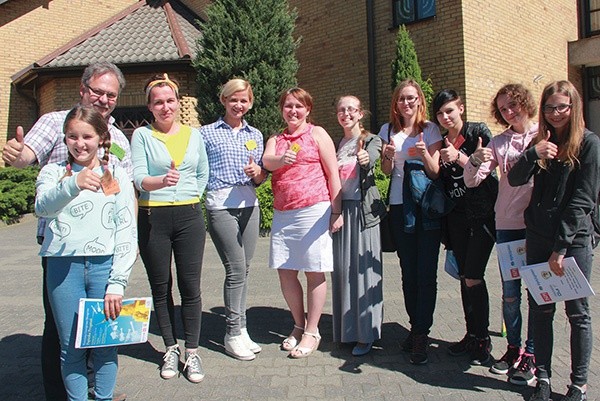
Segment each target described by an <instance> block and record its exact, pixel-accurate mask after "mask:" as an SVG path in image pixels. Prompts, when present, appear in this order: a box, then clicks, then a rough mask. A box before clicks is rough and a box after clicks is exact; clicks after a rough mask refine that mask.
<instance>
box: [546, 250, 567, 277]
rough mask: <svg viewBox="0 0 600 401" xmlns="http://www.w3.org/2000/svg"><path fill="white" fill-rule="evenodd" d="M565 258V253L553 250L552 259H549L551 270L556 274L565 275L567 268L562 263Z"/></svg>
mask: <svg viewBox="0 0 600 401" xmlns="http://www.w3.org/2000/svg"><path fill="white" fill-rule="evenodd" d="M563 259H564V255H560V254H558V253H556V252H552V255H550V259H548V264H549V265H550V270H552V273H554V274H556V275H557V276H559V277H562V276H564V275H565V269H564V268H563V265H562V262H563Z"/></svg>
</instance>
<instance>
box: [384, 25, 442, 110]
mask: <svg viewBox="0 0 600 401" xmlns="http://www.w3.org/2000/svg"><path fill="white" fill-rule="evenodd" d="M409 78H412V79H414V80H415V81H417V83H418V84H419V85H420V86H421V89H423V94H424V95H425V101H426V104H430V103H431V100H432V98H433V87H432V85H431V80H430V79H426V80H424V79H423V78H422V76H421V67H420V66H419V61H418V58H417V51H416V50H415V44H414V42H413V41H412V39H411V38H410V35H409V33H408V30H407V29H406V27H405V26H404V25H401V26H400V28H399V29H398V35H397V36H396V57H395V58H394V61H393V62H392V89H394V88H395V87H396V86H397V85H398V84H399V83H400V82H401V81H403V80H405V79H409Z"/></svg>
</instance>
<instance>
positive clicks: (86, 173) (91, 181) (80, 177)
mask: <svg viewBox="0 0 600 401" xmlns="http://www.w3.org/2000/svg"><path fill="white" fill-rule="evenodd" d="M101 179H102V176H100V174H97V173H95V172H94V171H92V170H90V169H89V168H87V167H85V168H84V169H83V170H81V171H80V172H79V174H77V178H76V181H75V182H77V186H78V187H79V189H81V190H84V189H88V190H90V191H94V192H96V191H98V190H99V189H100V182H101Z"/></svg>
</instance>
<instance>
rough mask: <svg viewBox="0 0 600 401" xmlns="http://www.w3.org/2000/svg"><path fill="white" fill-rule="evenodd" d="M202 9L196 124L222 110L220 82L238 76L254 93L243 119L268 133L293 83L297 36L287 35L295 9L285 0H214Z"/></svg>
mask: <svg viewBox="0 0 600 401" xmlns="http://www.w3.org/2000/svg"><path fill="white" fill-rule="evenodd" d="M206 14H207V21H206V22H204V23H202V22H201V27H202V36H201V37H200V38H199V40H198V43H197V44H198V46H199V47H198V49H199V51H198V56H197V57H196V59H195V60H194V67H195V68H196V70H197V72H198V77H197V82H198V111H199V114H200V121H201V123H202V124H209V123H212V122H213V121H215V120H216V119H217V118H218V117H219V116H221V115H223V113H224V108H223V105H222V104H221V103H220V101H219V92H220V90H221V86H222V85H223V84H224V83H225V82H227V81H228V80H229V79H231V78H243V79H246V80H248V81H249V82H250V84H251V85H252V90H253V92H254V106H253V108H252V109H251V110H250V111H249V112H248V114H246V119H247V121H248V122H249V123H250V124H251V125H253V126H255V127H256V128H258V129H260V130H261V131H262V133H263V134H264V135H265V136H266V137H268V136H270V135H271V134H273V133H275V132H277V131H278V130H280V129H281V127H282V125H283V122H282V120H281V112H280V111H279V108H278V105H277V102H278V100H279V96H280V94H281V92H283V91H284V90H285V89H287V88H289V87H292V86H295V85H296V82H297V81H296V73H297V71H298V61H297V60H296V56H295V50H296V48H297V47H298V45H299V39H294V37H293V36H292V33H293V31H294V27H295V21H296V17H297V12H296V10H295V9H293V10H290V8H289V5H288V2H287V0H252V1H239V0H214V1H213V2H212V3H211V4H210V5H209V6H208V8H207V10H206Z"/></svg>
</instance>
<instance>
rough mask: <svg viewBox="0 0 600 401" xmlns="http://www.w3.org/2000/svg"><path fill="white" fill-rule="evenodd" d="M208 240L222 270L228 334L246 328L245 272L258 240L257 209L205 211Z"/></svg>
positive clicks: (246, 274) (246, 290)
mask: <svg viewBox="0 0 600 401" xmlns="http://www.w3.org/2000/svg"><path fill="white" fill-rule="evenodd" d="M207 214H208V228H209V231H210V236H211V238H212V240H213V242H214V244H215V248H216V249H217V252H218V253H219V257H220V258H221V262H222V263H223V266H224V267H225V282H224V283H223V299H224V302H225V320H226V322H227V329H226V330H227V334H229V335H231V336H239V335H240V334H241V331H240V329H244V328H246V296H247V294H248V270H249V268H250V261H251V260H252V257H253V256H254V250H255V249H256V241H257V239H258V228H259V220H258V217H259V214H260V212H259V209H258V207H246V208H240V209H225V210H207Z"/></svg>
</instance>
